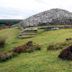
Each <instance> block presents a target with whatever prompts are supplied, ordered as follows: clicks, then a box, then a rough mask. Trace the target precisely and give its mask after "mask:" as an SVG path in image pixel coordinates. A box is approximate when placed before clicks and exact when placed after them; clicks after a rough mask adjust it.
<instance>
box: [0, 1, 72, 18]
mask: <svg viewBox="0 0 72 72" xmlns="http://www.w3.org/2000/svg"><path fill="white" fill-rule="evenodd" d="M51 8H61V9H66V10H69V11H72V0H0V18H27V17H29V16H31V15H33V14H36V13H38V12H41V11H45V10H48V9H51Z"/></svg>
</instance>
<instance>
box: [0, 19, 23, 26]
mask: <svg viewBox="0 0 72 72" xmlns="http://www.w3.org/2000/svg"><path fill="white" fill-rule="evenodd" d="M20 21H22V20H19V19H0V26H4V25H14V24H17V23H19V22H20Z"/></svg>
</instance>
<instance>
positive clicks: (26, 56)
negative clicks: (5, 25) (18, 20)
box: [0, 28, 72, 72]
mask: <svg viewBox="0 0 72 72" xmlns="http://www.w3.org/2000/svg"><path fill="white" fill-rule="evenodd" d="M19 32H20V31H19V30H18V29H16V28H11V29H4V30H1V31H0V36H3V37H6V38H7V40H6V46H5V48H4V50H5V51H6V50H9V49H11V48H13V47H15V46H18V45H22V44H24V43H26V42H27V41H29V40H33V41H34V42H35V43H37V44H40V45H41V46H42V50H41V51H36V52H33V53H22V54H20V55H19V56H17V57H15V58H12V59H11V60H9V61H7V62H3V63H0V72H72V61H62V60H61V59H59V58H58V55H59V53H60V50H57V51H47V50H46V49H47V46H48V45H49V44H50V43H54V42H63V41H64V40H65V38H68V37H72V29H61V30H55V31H47V32H43V33H40V34H38V35H36V36H35V37H33V38H30V39H18V38H16V36H17V35H18V34H19Z"/></svg>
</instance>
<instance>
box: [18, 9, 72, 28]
mask: <svg viewBox="0 0 72 72" xmlns="http://www.w3.org/2000/svg"><path fill="white" fill-rule="evenodd" d="M48 24H72V13H71V12H69V11H66V10H63V9H58V8H56V9H51V10H47V11H44V12H41V13H38V14H36V15H33V16H31V17H29V18H27V19H25V20H23V21H21V22H20V23H19V25H20V26H22V27H26V26H37V25H48Z"/></svg>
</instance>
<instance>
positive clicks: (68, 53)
mask: <svg viewBox="0 0 72 72" xmlns="http://www.w3.org/2000/svg"><path fill="white" fill-rule="evenodd" d="M58 57H59V58H61V59H63V60H72V45H71V46H68V47H67V48H65V49H64V50H62V51H61V53H60V54H59V56H58Z"/></svg>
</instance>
